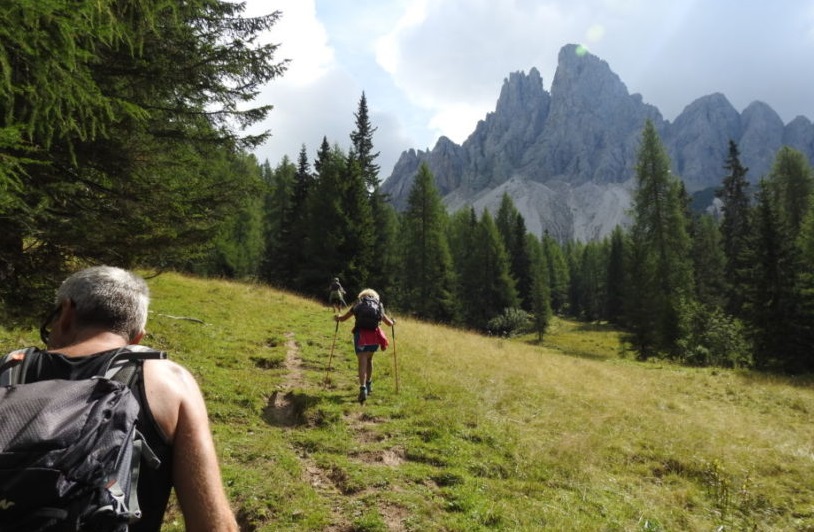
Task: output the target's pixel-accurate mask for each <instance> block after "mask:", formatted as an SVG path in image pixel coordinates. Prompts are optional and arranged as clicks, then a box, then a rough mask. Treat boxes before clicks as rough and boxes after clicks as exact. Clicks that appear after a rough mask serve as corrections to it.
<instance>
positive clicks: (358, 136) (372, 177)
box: [350, 92, 379, 193]
mask: <svg viewBox="0 0 814 532" xmlns="http://www.w3.org/2000/svg"><path fill="white" fill-rule="evenodd" d="M353 116H354V118H355V119H356V129H355V130H354V131H353V132H352V133H351V134H350V140H351V156H352V157H353V158H355V159H357V160H358V161H359V166H360V167H361V169H362V175H363V177H364V180H365V184H366V186H367V189H368V191H369V192H371V193H372V192H374V191H376V190H378V188H379V165H377V164H376V163H375V162H374V161H375V160H376V158H377V157H378V156H379V152H374V151H373V133H375V132H376V129H377V128H375V127H373V126H372V125H371V123H370V117H369V115H368V110H367V98H366V97H365V93H364V92H363V93H362V97H361V98H360V99H359V107H358V110H357V111H356V113H355V114H354V115H353Z"/></svg>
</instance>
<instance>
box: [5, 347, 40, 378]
mask: <svg viewBox="0 0 814 532" xmlns="http://www.w3.org/2000/svg"><path fill="white" fill-rule="evenodd" d="M39 356H40V350H39V349H37V348H36V347H26V348H24V349H17V350H14V351H12V352H10V353H6V354H5V355H3V356H2V357H1V358H0V386H14V385H17V384H22V383H23V382H25V374H26V372H27V370H28V368H29V367H30V366H31V364H33V363H34V362H35V361H36V360H37V358H39Z"/></svg>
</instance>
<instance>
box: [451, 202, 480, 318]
mask: <svg viewBox="0 0 814 532" xmlns="http://www.w3.org/2000/svg"><path fill="white" fill-rule="evenodd" d="M447 234H448V241H449V245H450V251H451V254H452V262H453V266H454V269H455V279H456V281H457V282H456V300H457V302H458V308H459V316H460V320H461V324H462V325H466V326H470V327H476V326H477V324H478V322H479V320H480V319H481V316H480V306H481V305H482V301H480V300H479V298H480V297H481V293H480V283H481V278H480V263H479V261H480V259H479V257H478V254H477V253H476V250H478V249H479V246H480V245H481V243H480V241H479V240H478V239H479V235H478V218H477V216H476V215H475V209H474V208H472V207H469V208H468V209H461V210H459V211H456V212H455V213H453V214H452V216H451V219H450V223H449V229H448V233H447Z"/></svg>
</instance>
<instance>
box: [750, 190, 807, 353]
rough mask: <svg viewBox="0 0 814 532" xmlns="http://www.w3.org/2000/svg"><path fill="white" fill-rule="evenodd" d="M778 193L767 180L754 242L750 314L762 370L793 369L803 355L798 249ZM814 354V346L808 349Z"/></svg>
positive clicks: (760, 192)
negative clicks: (791, 238) (796, 269)
mask: <svg viewBox="0 0 814 532" xmlns="http://www.w3.org/2000/svg"><path fill="white" fill-rule="evenodd" d="M774 191H775V188H774V187H772V186H771V185H770V183H768V182H767V180H765V179H764V180H761V181H760V186H759V190H758V194H757V205H756V208H755V219H754V232H753V234H752V237H751V239H750V246H749V250H748V254H747V256H748V260H749V262H750V264H751V265H752V266H751V268H750V269H749V272H748V273H749V276H748V278H747V283H745V284H744V286H743V287H742V288H743V290H744V292H745V299H746V301H745V303H744V311H745V316H746V319H747V320H748V322H749V326H750V330H751V332H752V338H753V342H754V346H755V363H756V364H757V366H758V367H760V368H764V369H766V368H770V369H791V368H792V367H793V366H794V365H795V360H794V358H795V356H796V355H797V353H798V350H797V345H796V344H797V338H798V336H797V325H798V323H797V318H798V316H799V314H798V309H797V307H796V305H797V300H796V299H795V291H794V284H795V275H794V264H795V257H794V246H793V243H792V242H791V241H789V239H788V238H786V236H785V235H786V234H787V231H788V230H787V229H786V228H785V227H784V225H785V223H786V219H787V218H786V217H784V216H783V215H782V214H781V213H780V212H779V208H780V204H781V202H780V201H779V200H778V199H777V198H776V197H775V194H774ZM806 349H807V350H810V346H808V347H807V348H806Z"/></svg>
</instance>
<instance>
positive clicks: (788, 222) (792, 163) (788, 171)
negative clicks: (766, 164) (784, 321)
mask: <svg viewBox="0 0 814 532" xmlns="http://www.w3.org/2000/svg"><path fill="white" fill-rule="evenodd" d="M767 183H769V184H770V186H771V187H772V191H773V196H774V198H775V200H776V201H777V202H778V208H779V210H778V213H779V214H780V216H782V217H783V221H784V226H785V227H786V229H787V230H788V235H787V236H788V237H790V238H792V239H796V238H797V235H798V234H799V232H800V226H801V225H802V223H803V219H804V218H805V216H806V214H807V213H808V210H809V208H810V205H811V194H812V192H814V176H812V174H811V166H810V165H809V163H808V160H807V159H806V156H805V155H803V154H802V153H801V152H799V151H797V150H794V149H792V148H789V147H788V146H783V147H782V148H780V151H779V152H777V155H776V156H775V159H774V164H773V165H772V171H771V173H770V175H769V180H768V181H767Z"/></svg>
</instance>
